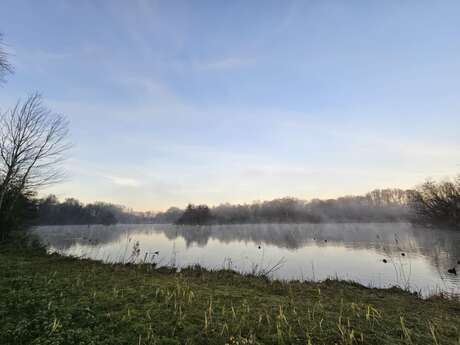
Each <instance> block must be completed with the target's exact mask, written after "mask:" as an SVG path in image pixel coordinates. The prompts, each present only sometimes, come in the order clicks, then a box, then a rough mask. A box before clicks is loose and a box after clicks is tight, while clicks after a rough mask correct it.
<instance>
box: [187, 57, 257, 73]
mask: <svg viewBox="0 0 460 345" xmlns="http://www.w3.org/2000/svg"><path fill="white" fill-rule="evenodd" d="M254 62H255V59H253V58H243V57H226V58H222V59H217V60H211V61H204V62H198V63H196V64H195V66H196V68H197V69H200V70H227V69H233V68H239V67H244V66H248V65H251V64H253V63H254Z"/></svg>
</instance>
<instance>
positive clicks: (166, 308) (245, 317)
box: [0, 245, 460, 345]
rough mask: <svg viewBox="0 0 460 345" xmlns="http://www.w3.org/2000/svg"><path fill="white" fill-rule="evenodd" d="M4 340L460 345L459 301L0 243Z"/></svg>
mask: <svg viewBox="0 0 460 345" xmlns="http://www.w3.org/2000/svg"><path fill="white" fill-rule="evenodd" d="M0 272H1V274H0V321H1V322H0V344H15V345H19V344H133V345H141V344H162V345H166V344H200V345H201V344H232V345H237V344H304V345H309V344H313V345H316V344H392V345H393V344H408V345H410V344H413V345H421V344H445V345H447V344H456V345H460V302H459V301H456V300H452V299H447V298H443V297H439V296H438V297H432V298H429V299H426V300H424V299H421V298H419V297H417V296H416V295H414V294H410V293H408V292H405V291H402V290H400V289H396V288H393V289H387V290H384V289H370V288H366V287H363V286H360V285H358V284H355V283H350V282H343V281H338V280H328V281H325V282H321V283H301V282H290V283H286V282H280V281H269V280H267V279H263V278H260V277H255V276H244V275H241V274H237V273H235V272H232V271H225V270H224V271H216V272H210V271H206V270H204V269H201V268H199V267H195V268H190V269H186V270H183V271H182V272H180V273H176V272H174V271H172V270H168V269H155V268H154V267H152V266H150V265H121V264H118V265H110V264H102V263H99V262H95V261H90V260H78V259H73V258H66V257H61V256H58V255H47V254H46V253H44V252H43V251H42V250H39V249H33V248H27V247H21V248H18V247H17V246H14V247H13V246H12V245H0Z"/></svg>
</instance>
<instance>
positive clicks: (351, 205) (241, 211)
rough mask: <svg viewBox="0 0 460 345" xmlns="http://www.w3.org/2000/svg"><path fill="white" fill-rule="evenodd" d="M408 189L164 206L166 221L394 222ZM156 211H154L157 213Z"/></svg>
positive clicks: (404, 207)
mask: <svg viewBox="0 0 460 345" xmlns="http://www.w3.org/2000/svg"><path fill="white" fill-rule="evenodd" d="M410 193H411V191H404V190H400V189H383V190H374V191H372V192H370V193H367V194H366V195H364V196H345V197H340V198H337V199H327V200H320V199H313V200H311V201H305V200H301V199H297V198H291V197H286V198H279V199H274V200H271V201H263V202H253V203H250V204H238V205H231V204H221V205H218V206H215V207H211V208H210V207H208V206H207V205H198V206H195V205H188V206H187V208H186V209H185V210H184V211H183V213H182V214H181V215H179V216H178V215H177V213H175V212H174V213H173V212H171V210H168V211H167V212H166V213H164V214H161V217H165V216H166V215H170V216H171V217H170V219H169V221H170V222H175V223H177V224H212V223H224V224H227V223H235V224H236V223H239V224H242V223H324V222H344V223H345V222H394V221H403V220H407V219H409V217H410V209H409V208H408V197H409V194H410ZM158 216H160V215H157V217H158Z"/></svg>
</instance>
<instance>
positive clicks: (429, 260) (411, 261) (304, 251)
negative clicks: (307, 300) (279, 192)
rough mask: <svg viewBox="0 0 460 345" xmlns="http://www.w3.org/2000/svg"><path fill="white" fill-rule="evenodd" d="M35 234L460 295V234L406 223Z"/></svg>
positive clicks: (94, 251) (114, 252) (112, 257)
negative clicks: (454, 270) (451, 271)
mask: <svg viewBox="0 0 460 345" xmlns="http://www.w3.org/2000/svg"><path fill="white" fill-rule="evenodd" d="M33 231H34V233H36V234H37V235H38V236H39V238H40V240H41V241H42V242H43V243H44V244H46V245H47V248H48V250H49V251H50V252H59V253H61V254H64V255H71V256H78V257H87V258H91V259H97V260H102V261H105V262H132V261H136V262H141V261H144V260H145V261H147V262H154V263H156V264H157V265H158V266H175V267H178V268H182V267H186V266H190V265H195V264H199V265H202V266H204V267H206V268H210V269H221V268H231V269H234V270H237V271H240V272H245V273H247V272H249V273H251V272H252V273H267V272H269V273H270V276H271V277H272V278H276V279H286V280H292V279H299V280H323V279H326V278H331V277H332V278H335V277H338V278H341V279H348V280H353V281H356V282H359V283H361V284H364V285H369V286H374V287H390V286H394V285H397V286H400V287H403V288H408V289H410V290H411V291H417V292H421V293H422V294H423V295H425V296H427V295H430V294H432V293H436V292H440V291H444V292H448V293H453V294H460V277H459V276H457V275H453V274H449V273H448V272H447V270H448V269H449V268H452V267H455V266H456V265H457V261H458V260H460V233H459V232H455V231H449V230H441V229H427V228H419V227H414V226H412V225H410V224H406V223H347V224H257V225H212V226H175V225H152V224H144V225H114V226H102V225H101V226H99V225H93V226H90V227H88V226H41V227H36V228H34V229H33ZM384 260H386V263H385V262H384ZM457 269H458V266H457Z"/></svg>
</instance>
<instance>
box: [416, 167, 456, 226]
mask: <svg viewBox="0 0 460 345" xmlns="http://www.w3.org/2000/svg"><path fill="white" fill-rule="evenodd" d="M411 206H412V207H413V209H414V210H415V212H416V214H417V215H418V216H419V220H420V221H421V222H425V223H430V224H435V225H437V224H439V225H447V226H452V227H457V228H460V175H459V176H457V178H456V179H454V180H453V181H449V180H446V181H441V182H435V181H432V180H428V181H426V182H425V183H424V184H422V185H421V186H419V187H418V188H417V190H415V191H414V192H413V193H412V195H411Z"/></svg>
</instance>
